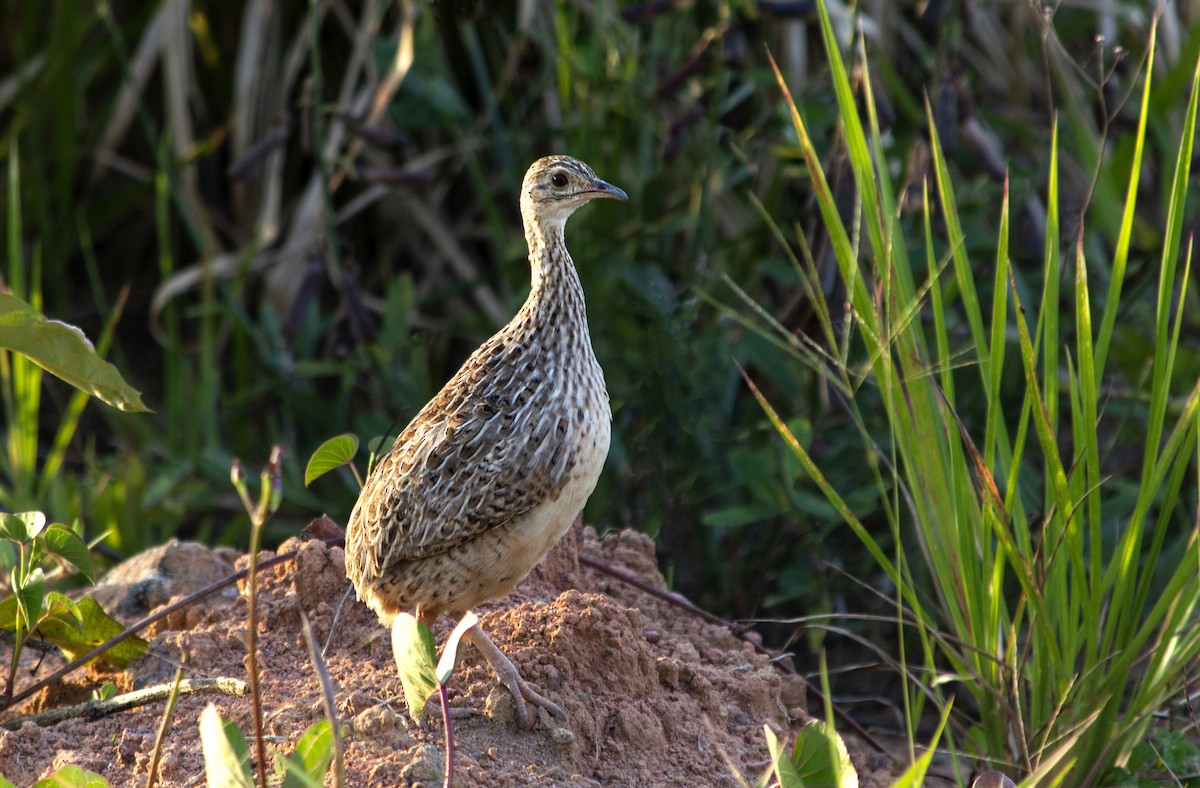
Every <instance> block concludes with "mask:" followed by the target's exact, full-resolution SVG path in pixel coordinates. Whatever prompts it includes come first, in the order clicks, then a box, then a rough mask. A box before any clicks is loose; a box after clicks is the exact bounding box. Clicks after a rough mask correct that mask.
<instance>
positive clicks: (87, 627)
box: [38, 596, 149, 669]
mask: <svg viewBox="0 0 1200 788" xmlns="http://www.w3.org/2000/svg"><path fill="white" fill-rule="evenodd" d="M79 615H80V619H81V621H80V623H79V626H78V627H75V626H72V624H71V623H69V622H67V621H64V620H61V619H59V618H52V619H49V620H47V621H43V622H42V623H41V624H39V625H38V633H39V634H40V635H41V637H42V639H43V640H46V641H49V642H50V643H53V644H54V645H56V646H58V647H59V648H60V649H62V650H63V652H64V653H65V654H67V655H68V656H69V657H71V658H72V659H73V658H75V657H78V656H80V655H81V654H84V653H86V652H88V651H91V650H92V649H94V648H95V647H96V646H99V645H100V644H101V643H103V642H105V641H106V640H108V639H109V638H111V637H113V636H115V635H119V634H120V633H121V632H123V631H125V627H124V626H122V625H121V623H120V622H118V621H117V620H116V619H114V618H113V617H112V616H110V615H109V614H108V613H105V612H104V609H103V608H102V607H100V603H99V602H97V601H96V600H95V599H93V598H92V597H90V596H85V597H84V598H83V599H81V600H79ZM148 646H149V644H148V643H147V642H146V641H145V640H142V639H141V638H139V637H129V638H126V639H125V640H123V641H121V642H120V643H118V644H117V645H115V646H113V647H112V648H110V649H109V650H108V651H105V652H104V653H103V654H102V655H100V657H99V658H100V659H102V660H104V661H105V662H107V663H109V664H110V665H112V666H113V667H116V668H121V669H124V668H126V667H127V666H128V665H129V663H130V661H132V660H134V659H137V658H138V657H140V656H142V655H143V654H145V653H146V648H147V647H148Z"/></svg>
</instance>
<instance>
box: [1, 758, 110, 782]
mask: <svg viewBox="0 0 1200 788" xmlns="http://www.w3.org/2000/svg"><path fill="white" fill-rule="evenodd" d="M4 784H5V783H0V785H4ZM7 784H8V785H12V783H7ZM33 788H109V784H108V780H106V779H104V778H103V777H101V776H100V775H98V774H96V773H94V772H89V771H87V770H86V769H81V768H79V767H78V766H76V765H75V764H73V763H72V764H68V765H66V766H64V767H62V768H61V769H59V770H58V771H56V772H55V773H54V774H52V775H50V776H49V777H47V778H46V779H44V780H38V781H37V782H36V783H34V784H33Z"/></svg>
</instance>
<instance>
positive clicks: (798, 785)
mask: <svg viewBox="0 0 1200 788" xmlns="http://www.w3.org/2000/svg"><path fill="white" fill-rule="evenodd" d="M763 735H764V736H766V738H767V752H769V753H770V754H771V772H774V774H775V779H776V780H778V781H779V788H802V786H803V785H804V783H802V782H801V781H800V775H799V774H797V773H796V767H795V766H793V765H792V759H791V758H789V757H788V754H787V751H786V750H784V749H783V746H782V745H781V744H780V743H779V737H778V736H776V735H775V731H773V730H771V726H770V725H763ZM768 777H769V774H768ZM760 783H761V781H760Z"/></svg>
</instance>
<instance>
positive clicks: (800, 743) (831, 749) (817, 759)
mask: <svg viewBox="0 0 1200 788" xmlns="http://www.w3.org/2000/svg"><path fill="white" fill-rule="evenodd" d="M792 768H794V769H795V770H796V774H798V775H799V776H800V782H801V785H835V786H838V788H858V772H856V771H854V765H853V764H852V763H850V753H848V752H846V743H845V742H843V741H842V737H841V736H839V735H838V733H837V731H835V730H833V729H832V728H830V727H829V726H828V725H826V724H825V723H824V722H821V721H820V720H818V721H816V722H810V723H809V724H808V725H805V726H804V727H803V728H801V729H800V733H798V734H797V735H796V743H795V745H793V747H792Z"/></svg>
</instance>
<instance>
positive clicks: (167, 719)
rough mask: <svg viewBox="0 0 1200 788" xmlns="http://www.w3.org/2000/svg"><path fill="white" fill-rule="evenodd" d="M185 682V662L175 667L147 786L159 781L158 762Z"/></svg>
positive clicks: (156, 737)
mask: <svg viewBox="0 0 1200 788" xmlns="http://www.w3.org/2000/svg"><path fill="white" fill-rule="evenodd" d="M182 684H183V664H182V663H181V664H180V665H179V667H178V668H176V669H175V680H174V681H172V682H171V694H170V695H168V696H167V708H166V709H164V710H163V716H162V721H161V722H160V723H159V725H158V735H156V736H155V737H154V752H152V753H151V754H150V768H149V769H147V770H146V788H154V784H155V783H156V782H158V764H159V762H160V761H161V760H162V751H163V745H164V744H165V743H166V741H167V731H168V730H170V728H171V718H173V717H174V716H175V704H176V702H177V701H178V700H179V688H180V686H182Z"/></svg>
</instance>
